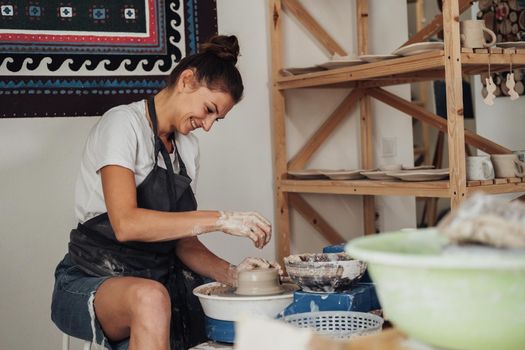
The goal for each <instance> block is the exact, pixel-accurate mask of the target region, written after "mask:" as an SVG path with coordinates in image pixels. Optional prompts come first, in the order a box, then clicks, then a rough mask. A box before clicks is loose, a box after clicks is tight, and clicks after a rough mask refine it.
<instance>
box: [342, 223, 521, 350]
mask: <svg viewBox="0 0 525 350" xmlns="http://www.w3.org/2000/svg"><path fill="white" fill-rule="evenodd" d="M346 251H347V253H348V254H349V255H351V256H353V257H354V258H356V259H360V260H363V261H366V262H367V263H368V269H369V272H370V275H371V277H372V279H373V281H374V282H375V283H376V289H377V293H378V296H379V299H380V302H381V305H382V307H383V311H384V314H385V317H386V318H387V319H389V320H390V321H391V322H392V323H393V324H394V325H395V326H396V327H397V328H398V329H400V330H401V331H403V332H405V333H406V334H408V335H409V336H410V337H412V338H415V339H417V340H420V341H422V342H425V343H427V344H430V345H434V346H438V347H442V348H446V349H458V350H494V349H506V350H520V349H524V346H525V331H524V329H525V251H524V250H502V249H496V248H482V247H451V246H450V245H449V242H448V240H447V238H446V237H444V236H442V235H441V234H439V233H438V232H437V230H435V229H426V230H416V231H410V232H393V233H382V234H378V235H374V236H367V237H361V238H358V239H355V240H353V241H351V242H350V243H349V244H348V245H347V246H346Z"/></svg>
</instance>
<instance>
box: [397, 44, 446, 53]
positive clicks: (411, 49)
mask: <svg viewBox="0 0 525 350" xmlns="http://www.w3.org/2000/svg"><path fill="white" fill-rule="evenodd" d="M444 48H445V46H444V44H443V43H442V42H439V41H433V42H424V43H414V44H410V45H407V46H403V47H400V48H399V49H397V50H395V51H394V52H392V55H399V56H412V55H417V54H420V53H424V52H430V51H439V50H443V49H444Z"/></svg>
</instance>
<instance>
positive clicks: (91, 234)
mask: <svg viewBox="0 0 525 350" xmlns="http://www.w3.org/2000/svg"><path fill="white" fill-rule="evenodd" d="M148 111H149V115H150V118H151V124H152V126H153V132H154V135H155V154H154V157H155V166H154V167H153V170H152V171H151V172H150V173H149V174H148V175H147V176H146V178H145V179H144V181H143V182H142V183H141V184H140V185H139V186H138V187H137V205H138V207H139V208H144V209H152V210H159V211H170V212H181V211H192V210H196V209H197V202H196V200H195V196H194V195H193V191H192V190H191V187H190V183H191V179H190V178H189V176H188V174H187V172H186V167H185V165H184V162H183V161H182V159H181V157H180V155H179V152H178V150H177V147H176V145H175V140H174V138H173V135H172V136H171V140H172V142H173V145H174V147H175V154H176V156H177V159H178V161H179V167H180V174H175V173H174V171H173V166H172V164H171V159H170V157H169V153H168V151H167V150H166V148H165V147H164V144H163V143H162V141H161V139H160V138H159V137H158V135H157V134H158V130H157V129H158V127H157V125H158V122H157V116H156V113H155V104H154V100H153V97H150V98H149V100H148ZM159 152H160V153H161V155H162V158H163V160H164V163H165V164H166V169H163V168H161V167H159V166H158V164H157V159H158V154H159ZM176 245H177V241H176V240H172V241H167V242H154V243H147V242H118V241H117V239H116V237H115V233H114V231H113V229H112V227H111V224H110V222H109V217H108V214H107V213H104V214H100V215H98V216H96V217H94V218H92V219H90V220H88V221H86V222H85V223H84V224H78V227H77V228H76V229H73V230H72V231H71V234H70V243H69V254H70V256H71V259H72V261H73V262H74V263H76V264H77V265H79V267H80V268H81V269H82V270H84V271H85V272H86V273H88V274H90V275H92V276H134V277H143V278H150V279H154V280H156V281H159V282H161V283H162V284H164V285H165V286H166V288H167V289H168V291H169V294H170V297H171V304H172V317H171V337H170V338H171V339H170V344H171V349H172V350H183V349H188V348H190V347H192V346H195V345H197V344H200V343H202V342H203V341H206V336H205V326H204V313H203V311H202V308H201V306H200V303H199V300H198V299H197V297H195V296H194V295H193V293H192V291H193V288H195V287H197V286H199V285H201V284H202V283H203V279H202V277H201V276H199V275H197V274H195V273H194V272H192V271H191V270H190V269H189V268H187V267H186V266H185V265H184V264H183V263H182V262H181V261H180V260H179V259H178V258H177V256H176V255H175V247H176Z"/></svg>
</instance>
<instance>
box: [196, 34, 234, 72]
mask: <svg viewBox="0 0 525 350" xmlns="http://www.w3.org/2000/svg"><path fill="white" fill-rule="evenodd" d="M200 52H201V53H210V54H213V55H215V56H217V57H218V58H220V59H222V60H225V61H231V62H232V63H233V64H234V65H235V64H236V63H237V56H239V42H238V41H237V37H236V36H235V35H216V36H213V37H211V38H210V39H209V40H208V41H207V42H206V43H204V44H202V45H201V46H200Z"/></svg>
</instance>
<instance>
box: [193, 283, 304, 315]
mask: <svg viewBox="0 0 525 350" xmlns="http://www.w3.org/2000/svg"><path fill="white" fill-rule="evenodd" d="M282 288H283V292H282V293H281V294H277V295H267V296H240V295H236V294H234V290H233V288H231V287H227V286H224V285H222V284H220V283H218V282H212V283H207V284H204V285H202V286H199V287H197V288H195V289H194V290H193V294H194V295H196V296H197V297H198V298H199V301H200V303H201V305H202V309H203V311H204V314H205V315H206V316H208V317H210V318H213V319H216V320H222V321H238V320H240V319H241V318H242V317H246V316H247V317H252V316H256V317H257V316H259V317H260V316H266V317H271V318H275V317H277V315H278V314H279V313H280V312H281V311H283V310H284V309H285V308H286V307H287V306H288V305H290V304H291V303H292V301H293V292H295V291H296V290H297V289H299V288H298V287H297V286H296V285H294V284H290V283H284V284H283V285H282Z"/></svg>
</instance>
